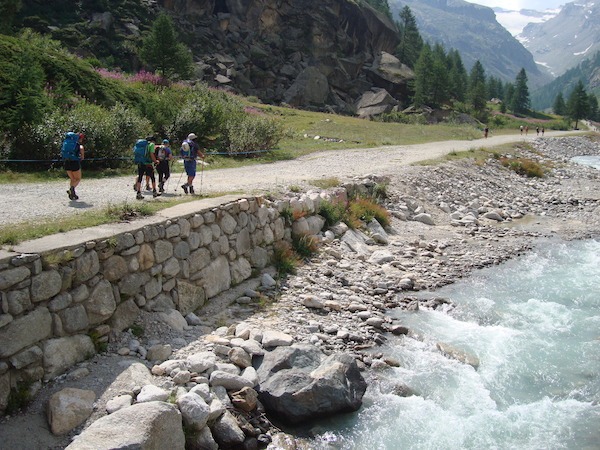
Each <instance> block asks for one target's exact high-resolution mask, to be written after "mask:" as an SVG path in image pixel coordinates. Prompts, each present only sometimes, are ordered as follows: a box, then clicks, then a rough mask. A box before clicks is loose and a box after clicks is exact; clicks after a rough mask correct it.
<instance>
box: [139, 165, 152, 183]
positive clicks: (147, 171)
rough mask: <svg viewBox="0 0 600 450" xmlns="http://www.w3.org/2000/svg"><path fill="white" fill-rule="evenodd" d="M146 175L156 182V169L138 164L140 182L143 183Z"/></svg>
mask: <svg viewBox="0 0 600 450" xmlns="http://www.w3.org/2000/svg"><path fill="white" fill-rule="evenodd" d="M144 175H146V176H149V177H150V179H151V180H152V181H154V167H152V164H150V165H148V164H138V182H140V183H141V182H142V178H144Z"/></svg>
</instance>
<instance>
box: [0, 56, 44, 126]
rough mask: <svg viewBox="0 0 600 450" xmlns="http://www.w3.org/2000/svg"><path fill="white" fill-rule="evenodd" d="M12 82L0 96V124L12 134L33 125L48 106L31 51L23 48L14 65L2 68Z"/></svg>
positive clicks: (42, 71)
mask: <svg viewBox="0 0 600 450" xmlns="http://www.w3.org/2000/svg"><path fill="white" fill-rule="evenodd" d="M4 70H7V72H8V73H9V76H8V79H10V80H11V83H10V84H9V85H7V86H4V87H3V89H2V94H1V96H0V106H1V108H0V123H1V124H3V126H5V127H6V129H7V130H8V131H9V132H11V133H13V134H14V133H17V132H18V131H19V130H20V129H21V128H23V127H24V126H26V125H36V124H37V123H38V122H39V121H40V120H41V118H42V117H43V115H44V113H45V112H46V110H47V108H48V106H49V100H48V97H47V96H46V95H45V93H44V82H45V74H44V70H43V69H42V66H41V65H40V63H39V62H38V60H37V59H36V57H35V54H34V51H33V50H31V49H29V48H27V47H26V48H25V49H24V50H23V53H22V54H21V56H20V58H19V60H18V61H17V62H16V63H15V64H14V65H7V66H6V67H4Z"/></svg>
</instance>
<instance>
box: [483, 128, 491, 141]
mask: <svg viewBox="0 0 600 450" xmlns="http://www.w3.org/2000/svg"><path fill="white" fill-rule="evenodd" d="M489 132H490V129H489V128H488V127H485V128H484V129H483V137H484V138H486V139H487V137H488V133H489Z"/></svg>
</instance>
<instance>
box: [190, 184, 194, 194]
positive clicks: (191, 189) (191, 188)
mask: <svg viewBox="0 0 600 450" xmlns="http://www.w3.org/2000/svg"><path fill="white" fill-rule="evenodd" d="M190 194H192V195H193V194H194V186H190Z"/></svg>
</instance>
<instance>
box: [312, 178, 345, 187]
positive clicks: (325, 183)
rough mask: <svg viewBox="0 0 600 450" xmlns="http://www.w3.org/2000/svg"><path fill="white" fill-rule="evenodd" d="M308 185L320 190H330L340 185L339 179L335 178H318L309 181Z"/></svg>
mask: <svg viewBox="0 0 600 450" xmlns="http://www.w3.org/2000/svg"><path fill="white" fill-rule="evenodd" d="M309 183H310V184H312V185H313V186H316V187H318V188H320V189H330V188H334V187H337V186H339V185H340V184H341V183H340V180H339V178H337V177H328V178H320V179H318V180H311V181H309Z"/></svg>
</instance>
